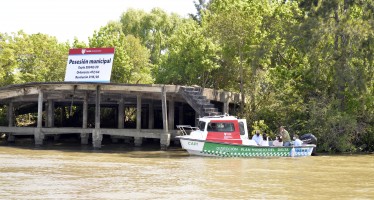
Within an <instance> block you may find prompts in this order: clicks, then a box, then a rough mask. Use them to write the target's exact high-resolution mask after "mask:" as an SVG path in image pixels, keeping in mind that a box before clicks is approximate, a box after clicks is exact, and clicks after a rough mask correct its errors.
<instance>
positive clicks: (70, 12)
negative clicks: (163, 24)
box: [0, 0, 196, 43]
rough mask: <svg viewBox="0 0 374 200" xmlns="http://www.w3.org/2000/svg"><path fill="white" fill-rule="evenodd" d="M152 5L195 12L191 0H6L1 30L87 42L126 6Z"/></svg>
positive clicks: (147, 7) (146, 8) (149, 7)
mask: <svg viewBox="0 0 374 200" xmlns="http://www.w3.org/2000/svg"><path fill="white" fill-rule="evenodd" d="M155 7H158V8H161V9H163V10H165V11H166V12H167V13H171V12H173V13H177V14H179V15H180V16H182V17H187V15H188V13H196V10H195V6H194V3H193V0H6V1H4V2H2V3H1V7H0V32H1V33H9V34H10V33H12V32H18V31H19V30H23V31H25V32H26V33H27V34H34V33H43V34H48V35H50V36H56V37H57V39H58V41H59V42H66V41H68V40H69V42H70V43H71V42H73V40H74V37H77V38H78V39H79V40H80V41H84V42H87V41H88V37H92V34H93V33H94V31H95V30H99V29H100V27H102V26H105V25H106V24H107V23H108V22H109V21H115V20H119V19H120V16H121V14H122V13H123V12H125V11H126V10H127V9H129V8H134V9H141V10H144V11H146V12H149V11H151V10H152V8H155Z"/></svg>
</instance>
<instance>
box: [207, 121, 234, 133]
mask: <svg viewBox="0 0 374 200" xmlns="http://www.w3.org/2000/svg"><path fill="white" fill-rule="evenodd" d="M234 130H235V128H234V124H233V123H227V122H222V123H221V122H219V123H209V124H208V131H214V132H233V131H234Z"/></svg>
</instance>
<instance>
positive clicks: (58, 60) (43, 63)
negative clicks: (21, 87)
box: [0, 31, 69, 85]
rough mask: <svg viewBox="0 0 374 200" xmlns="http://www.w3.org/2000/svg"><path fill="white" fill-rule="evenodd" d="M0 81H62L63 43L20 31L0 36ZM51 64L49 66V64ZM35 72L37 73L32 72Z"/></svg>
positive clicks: (64, 55)
mask: <svg viewBox="0 0 374 200" xmlns="http://www.w3.org/2000/svg"><path fill="white" fill-rule="evenodd" d="M0 46H1V47H2V48H1V49H0V65H1V67H2V69H3V70H1V72H0V75H1V76H0V85H8V84H14V83H26V82H50V81H63V77H65V76H64V73H65V67H66V60H67V52H68V49H69V45H68V44H67V43H58V41H57V39H56V38H55V37H51V36H48V35H45V34H40V33H38V34H32V35H27V34H26V33H24V32H23V31H19V32H18V33H13V35H7V34H2V35H1V37H0ZM51 66H52V67H51ZM35 72H37V73H35Z"/></svg>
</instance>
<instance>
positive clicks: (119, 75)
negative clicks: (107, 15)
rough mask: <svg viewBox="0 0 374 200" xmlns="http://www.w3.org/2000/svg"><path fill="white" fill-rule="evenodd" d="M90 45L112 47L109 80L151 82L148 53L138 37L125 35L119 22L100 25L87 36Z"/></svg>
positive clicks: (150, 65)
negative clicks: (98, 28) (112, 53)
mask: <svg viewBox="0 0 374 200" xmlns="http://www.w3.org/2000/svg"><path fill="white" fill-rule="evenodd" d="M89 46H90V47H114V48H115V53H114V61H113V68H112V75H111V82H114V83H143V84H145V83H153V81H154V80H153V77H152V74H151V71H152V67H153V65H152V64H151V63H150V60H149V59H150V54H149V51H148V50H147V48H146V47H144V46H143V45H142V44H141V41H140V40H139V39H138V38H135V37H134V36H132V35H127V36H126V35H125V34H124V33H123V32H122V26H121V24H120V23H119V22H111V23H108V25H106V26H104V27H101V28H100V30H99V31H98V32H95V33H94V35H93V36H92V38H89Z"/></svg>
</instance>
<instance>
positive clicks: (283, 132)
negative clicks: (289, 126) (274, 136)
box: [279, 126, 291, 147]
mask: <svg viewBox="0 0 374 200" xmlns="http://www.w3.org/2000/svg"><path fill="white" fill-rule="evenodd" d="M279 132H280V135H281V136H282V140H283V146H286V147H288V146H290V145H291V138H290V134H289V133H288V131H287V130H286V129H285V128H284V126H281V127H280V128H279Z"/></svg>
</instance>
